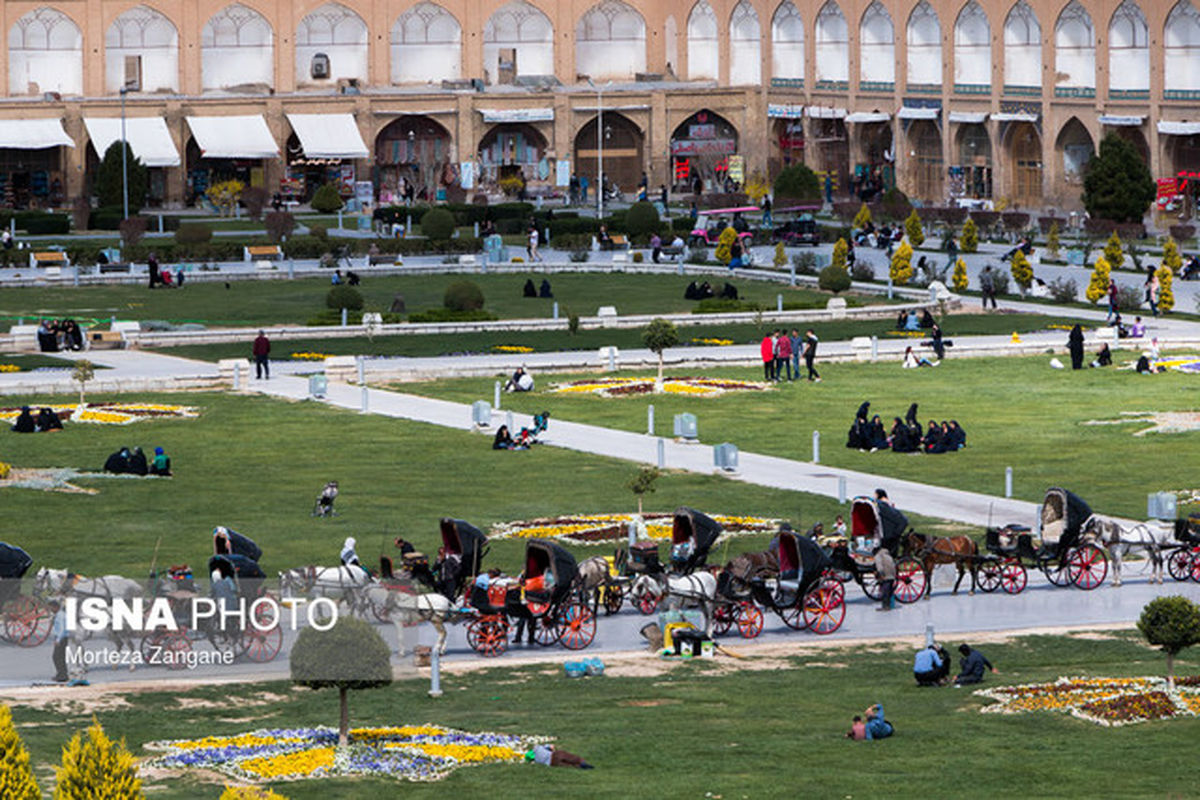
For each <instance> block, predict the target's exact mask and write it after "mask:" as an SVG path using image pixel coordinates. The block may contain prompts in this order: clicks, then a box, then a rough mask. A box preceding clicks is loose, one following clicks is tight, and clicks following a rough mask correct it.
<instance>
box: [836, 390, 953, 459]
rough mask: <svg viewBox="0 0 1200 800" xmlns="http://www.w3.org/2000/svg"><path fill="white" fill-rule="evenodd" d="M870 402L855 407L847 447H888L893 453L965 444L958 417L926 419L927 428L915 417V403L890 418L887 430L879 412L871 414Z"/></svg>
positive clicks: (941, 449) (948, 448)
mask: <svg viewBox="0 0 1200 800" xmlns="http://www.w3.org/2000/svg"><path fill="white" fill-rule="evenodd" d="M870 408H871V404H870V402H865V403H863V404H862V405H861V406H859V407H858V412H857V413H856V414H855V416H854V423H853V424H852V425H851V426H850V433H849V435H848V436H847V438H846V447H849V448H851V449H854V450H863V451H870V452H872V453H874V452H876V451H877V450H891V451H892V452H894V453H948V452H953V451H955V450H961V449H962V448H964V447H966V446H967V433H966V431H964V430H963V428H962V426H961V425H959V424H958V420H949V421H946V420H942V422H941V423H938V422H936V421H935V420H930V421H929V427H928V428H927V429H924V430H923V429H922V428H921V423H920V422H919V421H918V420H917V404H916V403H913V404H912V405H911V406H909V408H908V412H907V413H906V414H905V416H904V419H903V420H901V419H900V418H899V417H895V418H893V422H892V428H891V431H886V430H885V429H884V427H883V421H882V420H881V419H880V418H879V415H878V414H875V415H874V416H869V415H870Z"/></svg>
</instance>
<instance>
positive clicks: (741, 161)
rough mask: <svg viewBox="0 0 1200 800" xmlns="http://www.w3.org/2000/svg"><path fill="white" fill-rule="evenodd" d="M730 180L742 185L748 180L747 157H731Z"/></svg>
mask: <svg viewBox="0 0 1200 800" xmlns="http://www.w3.org/2000/svg"><path fill="white" fill-rule="evenodd" d="M729 179H730V180H732V181H733V182H734V183H741V182H742V181H743V180H745V179H746V157H745V156H730V157H729Z"/></svg>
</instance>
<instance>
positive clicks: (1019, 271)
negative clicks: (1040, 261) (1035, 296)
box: [1011, 250, 1033, 294]
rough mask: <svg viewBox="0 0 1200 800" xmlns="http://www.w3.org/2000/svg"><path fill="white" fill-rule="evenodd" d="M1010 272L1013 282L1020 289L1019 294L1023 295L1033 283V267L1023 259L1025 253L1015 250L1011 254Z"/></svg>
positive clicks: (1026, 259)
mask: <svg viewBox="0 0 1200 800" xmlns="http://www.w3.org/2000/svg"><path fill="white" fill-rule="evenodd" d="M1011 270H1012V276H1013V280H1014V281H1016V282H1017V285H1018V286H1020V287H1021V294H1025V292H1027V291H1028V290H1029V286H1030V285H1031V284H1032V283H1033V267H1032V266H1030V264H1029V259H1028V258H1026V257H1025V251H1023V250H1017V251H1016V252H1015V253H1013V257H1012V266H1011Z"/></svg>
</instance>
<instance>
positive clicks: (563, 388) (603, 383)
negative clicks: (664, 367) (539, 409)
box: [550, 376, 771, 397]
mask: <svg viewBox="0 0 1200 800" xmlns="http://www.w3.org/2000/svg"><path fill="white" fill-rule="evenodd" d="M662 388H663V391H664V392H665V393H667V394H682V395H688V396H691V397H717V396H719V395H722V394H725V393H726V392H741V391H748V392H763V391H767V390H768V389H770V388H771V385H770V384H768V383H756V382H754V381H735V380H726V379H721V378H703V377H688V376H683V377H670V378H663V387H662ZM550 391H552V392H554V393H556V394H598V395H600V396H601V397H624V396H627V395H634V394H649V393H651V392H653V391H654V378H591V379H587V380H578V381H570V382H568V383H554V384H551V385H550Z"/></svg>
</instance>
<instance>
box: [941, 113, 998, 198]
mask: <svg viewBox="0 0 1200 800" xmlns="http://www.w3.org/2000/svg"><path fill="white" fill-rule="evenodd" d="M954 152H955V153H956V154H957V157H956V159H955V162H954V166H952V167H951V168H950V172H949V174H950V192H949V194H950V196H951V197H971V198H975V199H981V200H982V199H989V198H991V196H992V139H991V136H989V135H988V130H987V126H986V125H984V124H983V123H982V122H967V123H960V124H959V127H958V135H957V137H956V143H955V148H954Z"/></svg>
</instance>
